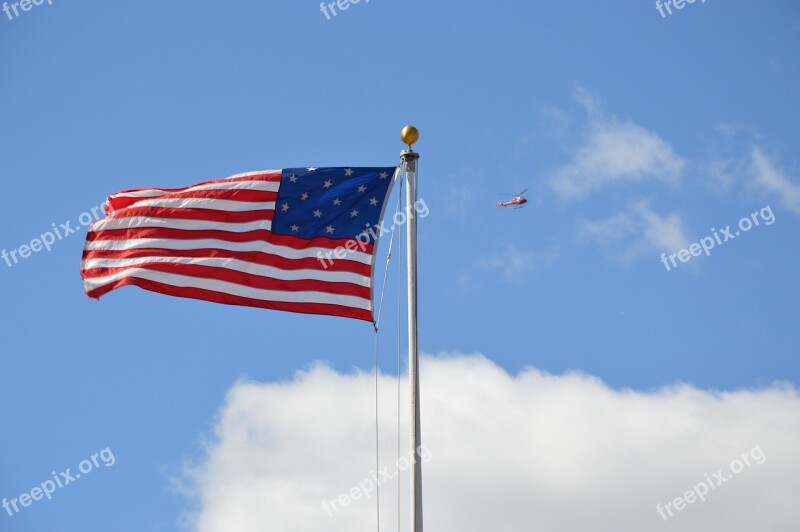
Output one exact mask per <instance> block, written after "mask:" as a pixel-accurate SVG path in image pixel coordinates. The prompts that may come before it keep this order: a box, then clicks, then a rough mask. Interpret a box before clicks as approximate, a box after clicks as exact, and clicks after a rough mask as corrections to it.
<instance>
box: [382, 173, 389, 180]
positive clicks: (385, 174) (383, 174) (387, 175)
mask: <svg viewBox="0 0 800 532" xmlns="http://www.w3.org/2000/svg"><path fill="white" fill-rule="evenodd" d="M387 177H389V174H388V173H387V172H381V179H386V178H387Z"/></svg>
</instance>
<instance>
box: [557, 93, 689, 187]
mask: <svg viewBox="0 0 800 532" xmlns="http://www.w3.org/2000/svg"><path fill="white" fill-rule="evenodd" d="M577 99H578V100H579V101H580V102H581V103H582V104H583V106H584V107H585V108H586V111H587V113H588V118H589V120H588V124H587V127H586V130H585V131H584V134H583V137H584V142H583V144H582V145H581V146H580V147H578V148H577V149H576V150H575V152H574V153H573V157H572V161H571V162H569V163H568V164H566V165H564V166H562V167H561V168H559V169H557V170H556V171H555V173H554V175H553V178H552V179H551V186H552V187H553V189H554V190H555V191H556V192H557V193H558V194H560V195H561V196H563V197H565V198H582V197H585V196H586V195H588V194H589V193H590V192H592V191H594V190H596V189H599V188H601V187H604V186H606V185H610V184H613V183H618V182H623V181H626V182H640V181H649V180H654V181H663V182H667V183H670V184H677V183H678V182H679V181H680V177H681V175H682V173H683V168H684V166H685V164H686V161H685V160H684V159H683V158H682V157H680V156H678V155H677V154H676V153H675V152H674V150H673V149H672V147H671V146H670V145H669V144H668V143H667V142H665V141H664V140H662V139H661V137H659V136H658V135H657V134H656V133H654V132H652V131H649V130H647V129H644V128H643V127H641V126H639V125H637V124H635V123H633V122H631V121H627V120H626V121H623V120H618V119H617V118H615V117H610V118H606V117H605V116H604V115H603V113H602V110H601V109H600V104H599V102H597V101H596V100H595V99H593V98H592V97H591V96H590V95H589V94H588V93H586V91H583V90H579V91H578V93H577Z"/></svg>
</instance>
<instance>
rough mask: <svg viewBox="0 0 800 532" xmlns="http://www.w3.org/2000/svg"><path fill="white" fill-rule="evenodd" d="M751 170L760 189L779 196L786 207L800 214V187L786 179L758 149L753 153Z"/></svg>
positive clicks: (755, 148) (754, 149)
mask: <svg viewBox="0 0 800 532" xmlns="http://www.w3.org/2000/svg"><path fill="white" fill-rule="evenodd" d="M750 170H751V174H752V176H753V179H754V181H755V184H756V185H757V186H758V187H759V188H761V189H762V190H763V191H764V192H767V193H769V194H775V195H777V196H778V197H779V198H780V201H781V204H782V205H783V206H784V207H786V208H787V209H789V210H791V211H793V212H794V213H795V214H800V185H799V184H797V183H793V182H792V181H791V180H790V179H789V178H788V177H786V174H784V173H783V172H781V171H780V170H779V169H778V168H776V166H775V165H774V164H773V162H772V161H770V160H769V159H768V158H767V157H766V156H765V155H764V153H763V152H762V151H761V150H760V149H758V148H757V147H754V148H753V151H752V162H751V167H750Z"/></svg>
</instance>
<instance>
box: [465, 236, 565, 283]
mask: <svg viewBox="0 0 800 532" xmlns="http://www.w3.org/2000/svg"><path fill="white" fill-rule="evenodd" d="M556 258H557V254H556V253H555V252H549V253H537V252H535V251H531V250H522V249H519V248H518V247H517V246H516V245H514V244H505V245H504V246H502V249H501V250H500V251H498V252H495V253H493V254H492V255H489V256H487V257H484V258H482V259H481V260H480V261H479V263H478V264H479V266H480V267H481V268H483V269H485V270H497V271H500V272H502V273H503V274H504V275H505V277H506V280H508V281H511V282H514V283H520V282H523V281H524V280H525V277H526V275H527V274H528V273H530V272H532V271H534V270H535V269H537V268H539V267H544V266H547V265H549V264H552V263H553V262H554V261H555V260H556Z"/></svg>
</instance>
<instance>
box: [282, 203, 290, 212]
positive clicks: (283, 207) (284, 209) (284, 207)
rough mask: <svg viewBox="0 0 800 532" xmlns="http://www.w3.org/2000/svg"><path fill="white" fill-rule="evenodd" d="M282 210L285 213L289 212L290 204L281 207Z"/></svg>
mask: <svg viewBox="0 0 800 532" xmlns="http://www.w3.org/2000/svg"><path fill="white" fill-rule="evenodd" d="M281 209H282V210H283V212H286V211H288V210H289V204H288V203H284V204H283V205H281Z"/></svg>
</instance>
